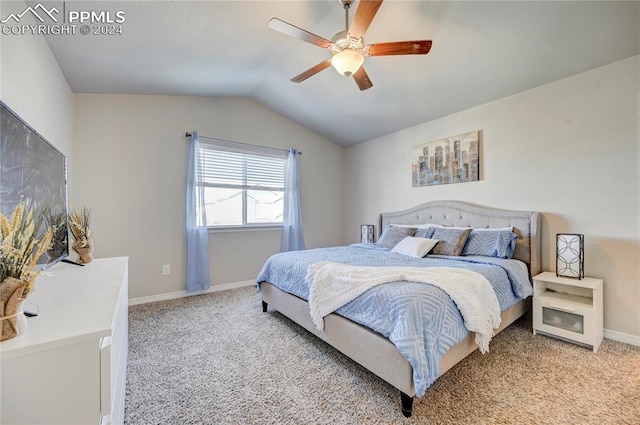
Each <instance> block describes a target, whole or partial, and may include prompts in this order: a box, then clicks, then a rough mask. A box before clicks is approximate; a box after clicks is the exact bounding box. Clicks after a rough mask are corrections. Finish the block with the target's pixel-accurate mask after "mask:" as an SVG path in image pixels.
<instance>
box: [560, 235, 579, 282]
mask: <svg viewBox="0 0 640 425" xmlns="http://www.w3.org/2000/svg"><path fill="white" fill-rule="evenodd" d="M556 276H564V277H574V278H578V279H582V278H583V277H584V235H582V234H579V233H558V234H556Z"/></svg>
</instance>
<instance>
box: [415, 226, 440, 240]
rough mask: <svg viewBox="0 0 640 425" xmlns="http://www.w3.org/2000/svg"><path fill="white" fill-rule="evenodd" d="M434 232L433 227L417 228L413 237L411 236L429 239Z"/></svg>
mask: <svg viewBox="0 0 640 425" xmlns="http://www.w3.org/2000/svg"><path fill="white" fill-rule="evenodd" d="M435 231H436V228H435V227H431V226H430V227H418V229H417V230H416V233H415V235H413V236H414V237H416V238H426V239H431V237H432V236H433V232H435Z"/></svg>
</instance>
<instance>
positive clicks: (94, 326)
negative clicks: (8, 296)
mask: <svg viewBox="0 0 640 425" xmlns="http://www.w3.org/2000/svg"><path fill="white" fill-rule="evenodd" d="M46 274H47V275H41V276H40V277H39V278H38V281H37V282H36V287H35V288H36V289H35V291H34V292H32V293H31V294H30V295H29V300H32V301H33V302H34V303H36V304H38V306H39V315H38V316H37V317H31V318H29V319H28V328H27V330H26V332H25V333H23V334H21V335H19V336H17V337H15V338H13V339H10V340H7V341H4V342H2V343H0V358H1V359H2V360H1V361H2V363H1V364H0V375H1V377H0V380H1V383H2V384H1V387H0V388H1V393H0V399H1V400H2V401H1V407H2V410H0V423H1V424H67V425H70V424H83V425H88V424H111V423H113V424H121V423H123V420H124V397H125V381H126V373H127V348H128V317H127V315H128V308H127V303H128V294H127V292H128V289H127V288H128V258H127V257H117V258H104V259H96V260H94V261H93V262H91V263H90V264H87V265H86V266H84V267H80V266H75V265H71V264H65V263H58V264H56V265H55V266H54V267H52V268H51V269H50V270H48V271H47V272H46ZM32 307H33V305H31V304H29V303H27V304H26V306H25V310H26V309H31V308H32Z"/></svg>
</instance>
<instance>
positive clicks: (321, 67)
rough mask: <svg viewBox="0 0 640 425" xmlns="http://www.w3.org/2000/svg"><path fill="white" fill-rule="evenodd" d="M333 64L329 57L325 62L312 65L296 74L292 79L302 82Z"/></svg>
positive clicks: (295, 81)
mask: <svg viewBox="0 0 640 425" xmlns="http://www.w3.org/2000/svg"><path fill="white" fill-rule="evenodd" d="M330 66H331V59H327V60H326V61H324V62H320V63H319V64H317V65H316V66H312V67H311V68H309V69H307V70H306V71H304V72H303V73H301V74H298V75H296V76H295V77H293V78H292V79H291V81H293V82H294V83H301V82H303V81H304V80H306V79H307V78H309V77H313V76H314V75H316V74H317V73H318V72H320V71H323V70H325V69H327V68H329V67H330Z"/></svg>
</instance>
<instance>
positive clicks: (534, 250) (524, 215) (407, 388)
mask: <svg viewBox="0 0 640 425" xmlns="http://www.w3.org/2000/svg"><path fill="white" fill-rule="evenodd" d="M541 220H542V216H541V214H540V213H537V212H527V211H509V210H502V209H495V208H488V207H482V206H479V205H474V204H469V203H466V202H458V201H434V202H428V203H426V204H422V205H418V206H416V207H413V208H410V209H408V210H404V211H398V212H391V213H383V214H382V215H381V218H380V233H382V232H384V230H385V229H386V228H387V227H388V226H389V225H390V224H425V223H434V224H441V225H445V226H457V227H475V228H479V227H483V228H503V227H509V226H513V229H514V232H515V233H516V234H517V235H518V239H517V241H516V249H515V252H514V256H513V258H516V259H518V260H521V261H523V262H525V263H526V264H527V266H528V267H529V276H530V277H531V276H535V275H536V274H538V273H540V271H541V258H540V245H541V233H540V225H541ZM261 294H262V311H264V312H266V311H267V306H268V305H270V306H272V307H273V308H274V309H276V310H277V311H279V312H280V313H282V314H283V315H284V316H286V317H288V318H289V319H291V320H293V321H294V322H296V323H297V324H299V325H300V326H302V327H304V328H305V329H307V330H308V331H309V332H311V333H313V334H314V335H316V336H317V337H318V338H320V339H322V340H324V341H325V342H327V343H328V344H330V345H332V346H333V347H334V348H336V349H337V350H338V351H340V352H342V353H343V354H345V355H346V356H348V357H349V358H351V359H353V360H354V361H356V362H357V363H359V364H360V365H362V366H364V367H365V368H366V369H368V370H369V371H371V372H373V373H374V374H376V375H378V376H379V377H380V378H382V379H384V380H385V381H387V382H388V383H389V384H391V385H393V386H394V387H395V388H397V389H398V390H400V399H401V404H402V414H403V415H404V416H406V417H409V416H411V413H412V409H413V397H414V396H415V395H416V391H415V388H414V385H413V370H412V368H411V365H410V364H409V362H408V361H407V360H406V359H405V358H404V356H403V355H402V354H400V352H399V351H398V349H397V348H396V347H395V345H393V343H392V342H391V341H389V340H388V339H387V338H385V337H383V336H382V335H380V334H378V333H376V332H374V331H372V330H370V329H369V328H366V327H364V326H361V325H359V324H357V323H354V322H352V321H350V320H348V319H345V318H344V317H342V316H339V315H337V314H335V313H332V314H329V315H328V316H326V317H325V318H324V331H318V330H317V329H316V327H315V325H314V324H313V322H312V320H311V316H310V314H309V304H308V303H307V302H306V301H305V300H303V299H301V298H298V297H296V296H295V295H291V294H289V293H287V292H284V291H282V290H280V289H278V288H276V287H275V286H274V285H272V284H270V283H268V282H263V283H262V284H261ZM530 307H531V299H530V298H527V299H526V300H523V301H521V302H519V303H517V304H516V305H514V306H512V307H511V308H509V309H507V310H505V311H504V312H502V324H501V325H500V328H498V330H497V331H496V332H495V333H496V334H497V333H498V332H500V331H502V330H503V329H504V328H506V327H507V326H509V325H510V324H511V323H513V322H514V321H515V320H516V319H518V318H519V317H521V316H522V315H523V314H525V313H526V312H527V311H528V310H529V309H530ZM474 340H475V334H474V333H473V332H472V333H470V334H469V335H468V336H467V338H465V339H464V340H463V341H461V342H460V343H458V344H457V345H455V346H453V347H452V348H451V349H450V350H449V351H447V353H446V354H445V355H444V356H443V357H442V358H441V359H440V375H442V374H443V373H445V372H446V371H447V370H449V369H450V368H451V367H453V366H454V365H455V364H457V363H458V362H460V361H461V360H462V359H464V358H465V357H466V356H468V355H469V354H471V353H472V352H473V351H475V350H476V349H477V348H478V346H477V345H476V343H475V342H474Z"/></svg>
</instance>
